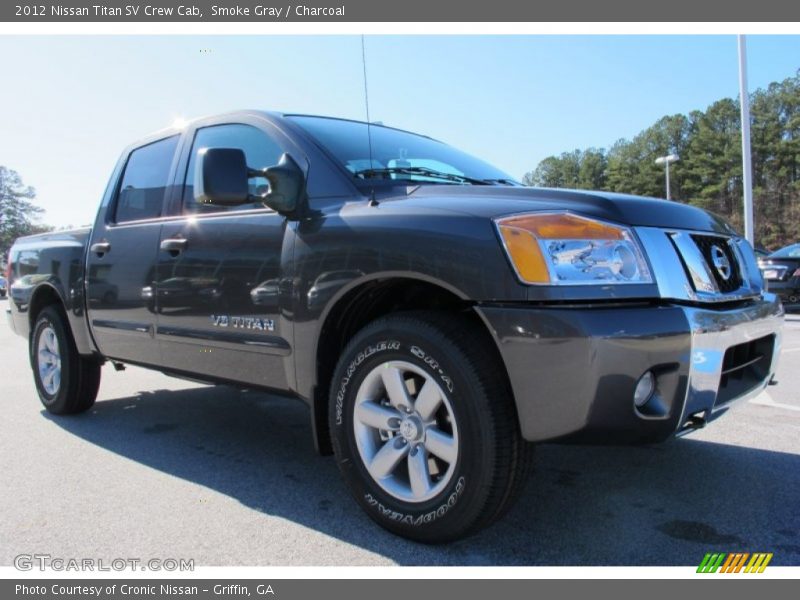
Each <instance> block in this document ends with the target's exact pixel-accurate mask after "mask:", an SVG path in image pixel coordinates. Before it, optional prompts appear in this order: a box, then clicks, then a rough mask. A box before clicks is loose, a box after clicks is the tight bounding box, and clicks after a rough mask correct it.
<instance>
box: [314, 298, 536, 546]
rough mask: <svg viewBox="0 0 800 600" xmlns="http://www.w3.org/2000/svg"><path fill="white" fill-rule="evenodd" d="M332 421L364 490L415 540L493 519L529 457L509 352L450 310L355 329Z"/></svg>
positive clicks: (336, 444)
mask: <svg viewBox="0 0 800 600" xmlns="http://www.w3.org/2000/svg"><path fill="white" fill-rule="evenodd" d="M488 343H491V342H488ZM401 382H402V383H401ZM403 389H405V394H403V392H402V390H403ZM403 407H405V409H410V410H406V411H404V410H403ZM329 424H330V431H331V438H332V443H333V449H334V454H335V456H336V460H337V463H338V466H339V469H340V471H341V473H342V475H343V477H344V480H345V482H346V484H347V486H348V488H349V489H350V492H351V493H352V494H353V496H354V497H355V499H356V501H357V502H358V503H359V504H360V505H361V507H362V508H363V509H364V511H366V513H367V514H368V515H369V516H370V517H371V518H372V519H373V520H374V521H376V522H377V523H378V524H380V525H381V526H382V527H384V528H386V529H388V530H389V531H391V532H393V533H395V534H398V535H400V536H403V537H406V538H409V539H412V540H416V541H419V542H425V543H441V542H447V541H452V540H455V539H459V538H462V537H466V536H468V535H472V534H474V533H476V532H477V531H479V530H480V529H482V528H484V527H486V526H488V525H489V524H491V523H492V522H494V521H495V520H497V519H498V518H499V517H500V516H502V515H503V514H504V513H505V512H506V510H508V508H509V507H510V506H511V505H512V504H513V502H514V501H515V500H516V498H517V496H518V495H519V493H520V491H521V490H522V488H523V484H524V482H525V481H526V479H527V474H528V472H529V471H530V467H531V464H532V445H531V444H529V443H527V442H525V441H524V440H523V439H522V436H521V433H520V430H519V424H518V418H517V414H516V409H515V406H514V402H513V397H512V393H511V390H510V385H509V383H508V380H507V377H506V375H505V368H504V366H503V364H502V362H501V360H500V359H499V357H498V356H497V354H496V352H494V351H493V349H491V348H487V340H486V339H485V336H484V335H481V332H480V330H479V329H478V328H477V327H476V326H475V325H474V324H473V323H472V322H471V321H468V320H467V319H464V318H461V317H458V316H454V315H451V314H448V313H437V312H409V313H397V314H394V315H389V316H387V317H383V318H380V319H378V320H376V321H374V322H373V323H371V324H370V325H367V326H366V327H365V328H364V329H362V330H361V331H360V332H359V333H357V334H356V335H355V336H354V338H353V339H352V340H351V341H350V343H349V344H348V345H347V347H346V348H345V350H344V353H343V354H342V357H341V359H340V360H339V363H338V365H337V367H336V370H335V372H334V377H333V379H332V384H331V394H330V405H329ZM368 465H369V466H368Z"/></svg>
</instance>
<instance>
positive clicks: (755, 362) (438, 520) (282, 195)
mask: <svg viewBox="0 0 800 600" xmlns="http://www.w3.org/2000/svg"><path fill="white" fill-rule="evenodd" d="M9 265H10V266H9V269H8V271H9V272H8V279H9V282H10V299H11V300H10V303H9V304H10V306H9V310H8V312H9V317H10V322H11V325H12V327H13V328H14V330H15V331H16V333H18V334H19V335H22V336H25V337H27V338H28V340H29V347H30V362H31V366H32V370H33V375H34V380H35V384H36V389H37V390H38V395H39V397H40V399H41V402H42V403H43V404H44V406H45V408H46V409H47V410H48V411H50V412H52V413H56V414H70V413H78V412H82V411H86V410H87V409H89V408H90V407H91V406H92V405H93V403H94V401H95V397H96V395H97V392H98V386H99V383H100V371H101V365H103V364H104V363H109V362H110V363H112V364H113V365H114V366H116V367H122V366H124V365H125V364H130V365H139V366H142V367H146V368H150V369H155V370H158V371H161V372H163V373H166V374H168V375H174V376H177V377H185V378H191V379H194V380H200V381H203V382H207V383H209V384H215V385H218V384H228V385H234V386H240V387H243V388H249V389H261V390H265V391H268V392H272V393H275V394H283V395H286V396H291V397H294V398H298V399H300V400H302V401H303V402H305V403H306V404H307V405H308V407H309V409H310V410H309V412H310V420H311V424H312V431H313V437H314V442H315V445H316V448H317V449H318V451H319V452H320V453H322V454H330V453H333V454H334V455H335V459H336V461H337V464H338V467H339V469H340V470H341V473H342V476H343V478H344V481H345V483H346V486H347V487H348V488H349V490H350V491H351V492H352V494H353V496H354V497H355V500H356V501H357V502H358V503H359V504H360V505H361V506H362V508H363V509H364V510H365V511H366V512H367V514H368V515H369V516H370V517H371V518H372V519H374V520H375V521H377V522H378V523H379V524H380V525H382V526H383V527H385V528H387V529H388V530H390V531H392V532H395V533H397V534H399V535H402V536H405V537H408V538H412V539H415V540H419V541H423V542H430V543H435V542H443V541H448V540H453V539H457V538H460V537H463V536H466V535H469V534H472V533H474V532H476V531H478V530H480V529H481V528H482V527H485V526H487V525H488V524H490V523H492V522H493V521H495V520H497V519H498V518H500V517H501V515H503V514H504V512H505V511H506V510H507V509H508V508H509V507H510V506H511V505H512V503H513V501H514V499H515V498H516V497H517V496H518V495H519V492H520V490H521V489H522V487H523V483H524V482H525V480H526V475H527V473H528V471H529V470H530V467H531V457H532V448H533V447H534V446H535V443H540V442H549V441H558V442H573V443H574V442H579V443H610V444H622V443H652V442H658V441H662V440H665V439H667V438H669V437H671V436H674V435H676V434H684V433H687V432H690V431H692V430H693V429H696V428H699V427H702V426H703V425H705V424H706V423H707V422H709V421H711V420H712V419H714V418H715V417H717V416H719V415H721V414H723V413H725V412H726V411H727V410H728V409H729V408H730V407H731V406H732V405H733V404H734V403H735V402H736V401H741V400H743V399H746V398H749V397H752V396H754V395H756V394H758V393H759V392H761V391H762V390H763V389H764V388H765V387H766V386H767V385H769V384H770V382H771V381H772V379H773V374H774V372H775V365H776V361H777V358H778V353H779V348H780V341H781V328H782V323H783V315H784V311H783V307H782V305H781V303H780V301H779V299H778V298H776V296H775V295H773V294H770V293H768V292H767V291H765V289H764V286H763V282H762V277H761V274H760V272H759V268H758V264H757V262H756V259H755V255H754V253H753V249H752V247H751V246H750V244H749V243H748V242H747V241H745V240H744V239H742V237H741V236H739V235H738V234H737V233H736V232H735V231H734V230H733V229H731V227H730V226H728V225H727V224H726V223H725V222H723V221H722V220H721V219H719V218H717V217H715V216H713V215H711V214H709V213H707V212H705V211H703V210H700V209H698V208H695V207H692V206H689V205H684V204H680V203H676V202H668V201H664V200H657V199H649V198H641V197H635V196H627V195H620V194H613V193H605V192H584V191H568V190H555V189H539V188H530V187H525V186H522V185H520V184H519V183H517V182H515V181H514V180H513V179H512V178H511V177H509V176H508V175H507V174H505V173H503V172H502V171H499V170H498V169H496V168H494V167H492V166H490V165H489V164H487V163H485V162H483V161H481V160H478V159H476V158H474V157H472V156H470V155H468V154H466V153H464V152H461V151H459V150H456V149H455V148H453V147H451V146H448V145H446V144H444V143H441V142H439V141H436V140H434V139H431V138H429V137H425V136H422V135H416V134H413V133H409V132H407V131H402V130H399V129H394V128H391V127H386V126H383V125H378V124H368V123H364V122H358V121H350V120H343V119H334V118H327V117H317V116H308V115H295V114H276V113H271V112H260V111H243V112H234V113H229V114H224V115H221V116H215V117H211V118H204V119H200V120H197V121H194V122H191V123H190V124H188V125H186V126H185V127H183V128H181V129H168V130H164V131H161V132H158V133H156V134H154V135H151V136H149V137H147V138H145V139H142V140H140V141H138V142H136V143H134V144H133V145H131V146H130V147H128V148H127V149H126V150H125V151H124V152H123V153H122V156H121V158H120V159H119V162H118V164H117V166H116V168H115V169H114V171H113V173H112V174H111V177H110V180H109V183H108V186H107V189H106V191H105V194H104V196H103V199H102V202H101V204H100V209H99V211H98V214H97V219H96V221H95V223H94V226H93V227H91V229H89V228H87V229H81V230H75V231H66V232H57V233H49V234H44V235H38V236H32V237H26V238H22V239H19V240H18V241H17V242H16V243H15V244H14V246H13V248H12V249H11V252H10V256H9Z"/></svg>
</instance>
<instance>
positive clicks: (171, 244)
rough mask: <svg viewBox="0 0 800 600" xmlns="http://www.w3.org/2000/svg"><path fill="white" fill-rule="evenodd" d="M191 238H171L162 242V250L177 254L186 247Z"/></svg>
mask: <svg viewBox="0 0 800 600" xmlns="http://www.w3.org/2000/svg"><path fill="white" fill-rule="evenodd" d="M188 244H189V240H187V239H185V238H170V239H167V240H163V241H162V242H161V250H162V251H163V252H169V253H170V254H172V255H173V256H177V255H178V254H180V253H181V252H183V251H184V250H185V249H186V246H187V245H188Z"/></svg>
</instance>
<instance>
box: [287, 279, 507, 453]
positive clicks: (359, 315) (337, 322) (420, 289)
mask: <svg viewBox="0 0 800 600" xmlns="http://www.w3.org/2000/svg"><path fill="white" fill-rule="evenodd" d="M474 306H475V302H474V301H473V300H470V299H469V298H468V297H467V296H466V294H464V293H463V292H461V291H460V290H458V289H456V288H454V287H453V286H451V285H448V284H446V283H443V282H441V281H438V280H436V279H434V278H431V277H427V276H424V275H419V274H408V273H405V272H392V273H381V274H376V275H372V276H370V277H368V278H363V279H359V280H358V281H357V282H353V283H351V284H350V285H349V286H347V287H346V288H343V289H342V290H340V292H339V293H338V294H337V295H336V296H335V298H334V299H332V300H331V302H330V303H329V304H328V306H327V307H326V309H325V312H324V313H323V314H322V315H321V316H320V323H321V325H320V327H319V329H318V335H317V336H316V340H315V346H314V350H313V356H314V362H313V364H314V369H313V373H311V374H310V375H311V377H313V380H312V382H311V383H310V388H311V392H310V394H309V395H310V404H311V420H312V430H313V435H314V444H315V447H316V449H317V451H318V452H319V453H321V454H324V455H327V454H330V453H331V452H332V447H331V442H330V432H329V430H328V402H329V390H330V383H331V379H332V377H333V372H334V370H335V368H336V364H337V362H338V359H339V356H340V354H341V351H342V350H343V349H344V347H345V346H346V345H347V343H348V342H349V340H350V339H352V337H353V336H354V335H355V334H356V333H358V331H360V330H361V329H362V328H363V327H365V326H366V325H367V324H369V323H371V322H372V321H374V320H375V319H378V318H380V317H383V316H386V315H388V314H392V313H397V312H403V311H419V310H431V311H435V310H439V311H447V312H449V313H456V314H461V315H463V316H464V317H465V318H466V319H469V320H470V321H472V322H473V323H474V325H475V326H476V327H479V328H481V329H482V330H483V331H484V332H485V334H486V336H487V338H491V337H492V336H491V333H490V331H489V330H488V329H487V326H486V323H485V321H484V320H483V319H482V318H481V317H480V316H479V315H478V313H477V312H476V311H475V310H474V308H473V307H474ZM491 344H492V347H493V348H496V345H495V343H494V341H493V340H492V342H491ZM498 355H499V353H498ZM298 379H299V377H298ZM298 383H300V381H298Z"/></svg>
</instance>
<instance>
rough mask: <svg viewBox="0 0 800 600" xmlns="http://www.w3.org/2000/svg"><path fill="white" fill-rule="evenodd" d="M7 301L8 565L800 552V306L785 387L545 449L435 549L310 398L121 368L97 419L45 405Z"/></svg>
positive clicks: (2, 461) (653, 557) (3, 425)
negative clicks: (495, 501)
mask: <svg viewBox="0 0 800 600" xmlns="http://www.w3.org/2000/svg"><path fill="white" fill-rule="evenodd" d="M5 303H6V300H2V301H0V311H1V312H2V317H3V318H2V320H0V402H1V403H2V411H3V416H2V419H1V420H0V470H1V472H2V486H0V507H2V509H1V510H2V512H1V513H0V514H2V518H0V565H11V564H13V559H14V556H16V555H18V554H22V553H48V554H51V555H53V556H60V557H65V558H69V557H79V558H82V557H96V558H103V559H106V560H111V559H113V558H118V557H135V558H142V559H149V558H162V559H163V558H193V559H194V560H195V563H196V564H197V565H208V566H217V565H246V566H249V565H391V564H400V565H696V564H698V563H699V562H700V560H701V559H702V557H703V555H704V554H705V553H706V552H710V551H722V552H730V551H748V552H754V551H761V552H773V553H774V558H773V561H772V564H774V565H800V512H799V511H798V498H800V393H799V392H798V390H800V316H797V315H795V316H789V317H787V322H786V329H785V337H784V349H783V355H782V358H781V363H780V368H779V372H778V380H779V382H780V384H779V385H778V386H774V387H770V388H769V390H768V392H767V393H765V394H763V395H761V396H760V397H759V398H757V399H755V400H753V401H751V402H749V403H746V404H744V405H741V406H740V407H738V409H737V410H735V411H732V412H731V414H729V415H726V416H725V418H723V419H720V420H718V421H716V422H715V423H713V424H712V425H710V426H709V427H707V428H706V429H704V430H702V431H699V432H696V433H695V434H693V435H691V436H688V437H684V438H681V439H675V440H672V441H670V442H667V443H665V444H661V445H657V446H643V447H602V448H598V447H582V446H542V447H541V448H540V449H539V452H538V455H537V459H536V467H535V473H534V477H533V478H532V479H531V480H530V481H529V483H528V486H527V488H526V490H525V492H524V494H523V496H522V498H521V500H520V502H519V503H518V504H517V506H516V507H515V509H514V510H513V511H512V512H511V513H510V514H509V515H508V516H507V517H506V518H505V519H504V520H503V521H502V522H500V523H498V524H496V525H495V526H493V527H492V528H490V529H489V530H487V531H484V532H483V533H481V534H480V535H478V536H476V537H473V538H471V539H468V540H463V541H461V542H458V543H454V544H450V545H446V546H439V547H431V546H423V545H419V544H415V543H412V542H407V541H405V540H402V539H399V538H396V537H394V536H392V535H390V534H388V533H386V532H384V531H383V530H381V529H379V528H378V527H377V526H376V525H374V524H373V523H372V521H370V520H369V518H367V517H366V516H365V515H364V514H363V513H362V512H361V510H360V509H359V508H358V507H357V506H356V505H355V503H354V502H353V501H352V500H351V499H350V497H349V496H348V493H347V491H346V490H345V488H344V486H343V484H342V483H341V481H340V479H339V475H338V472H337V469H336V466H335V464H334V462H333V460H332V459H330V458H321V457H318V456H316V455H315V453H314V451H313V448H312V444H311V432H310V428H309V424H308V418H307V412H306V408H305V407H304V406H303V405H302V404H301V403H299V402H295V401H290V400H283V399H276V398H272V397H270V396H268V395H265V394H262V393H256V392H245V391H237V390H234V389H230V388H225V387H204V386H199V385H195V384H191V383H187V382H183V381H180V380H175V379H170V378H167V377H165V376H163V375H160V374H157V373H151V372H148V371H145V370H141V369H136V368H129V369H128V370H127V371H125V372H122V373H117V372H114V370H113V369H111V368H106V369H104V372H103V383H102V385H101V388H100V397H99V400H98V403H97V404H96V405H95V407H94V408H93V410H92V411H91V412H89V413H87V414H85V415H81V416H77V417H67V418H64V417H62V418H53V417H51V416H49V415H48V414H47V413H46V412H44V410H43V409H42V408H41V406H40V404H39V401H38V399H37V398H36V393H35V391H34V386H33V381H32V378H31V375H30V371H29V367H28V364H27V358H26V343H25V341H24V340H23V339H22V338H19V337H17V336H14V335H12V333H11V331H10V329H9V328H8V324H7V323H6V321H5V318H4V317H5V315H4V313H5V308H6V304H5Z"/></svg>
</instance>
